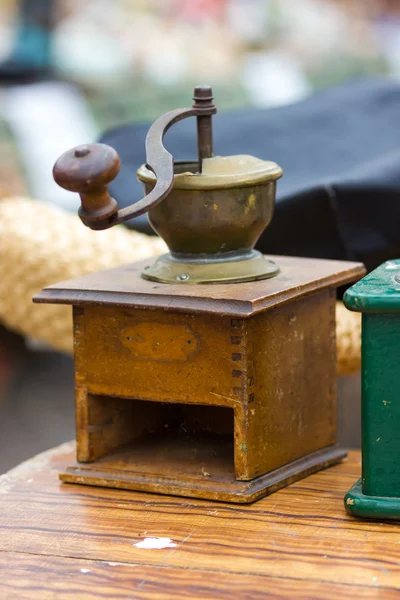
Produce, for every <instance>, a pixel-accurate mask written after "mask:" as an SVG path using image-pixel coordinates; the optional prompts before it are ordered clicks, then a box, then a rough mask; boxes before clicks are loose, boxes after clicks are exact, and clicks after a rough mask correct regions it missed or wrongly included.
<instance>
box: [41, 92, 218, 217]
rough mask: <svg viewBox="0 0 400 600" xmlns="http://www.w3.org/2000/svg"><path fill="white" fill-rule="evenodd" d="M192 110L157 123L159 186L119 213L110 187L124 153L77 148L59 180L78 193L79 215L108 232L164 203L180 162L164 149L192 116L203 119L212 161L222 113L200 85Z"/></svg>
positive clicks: (61, 164) (153, 146)
mask: <svg viewBox="0 0 400 600" xmlns="http://www.w3.org/2000/svg"><path fill="white" fill-rule="evenodd" d="M193 99H194V104H193V106H192V107H190V108H178V109H176V110H172V111H170V112H168V113H166V114H165V115H163V116H162V117H160V118H159V119H157V121H155V122H154V123H153V125H152V126H151V127H150V129H149V132H148V134H147V137H146V164H147V166H148V167H149V168H150V169H151V170H152V171H153V172H154V174H155V176H156V185H155V186H154V188H153V189H152V190H151V192H149V194H147V195H146V196H145V197H144V198H142V200H140V201H139V202H136V203H135V204H132V205H131V206H128V207H127V208H123V209H121V210H118V205H117V202H116V200H114V198H112V197H111V196H110V194H109V191H108V184H109V183H110V182H111V181H112V180H113V179H115V177H116V176H117V175H118V172H119V169H120V166H121V161H120V158H119V156H118V153H117V152H116V151H115V150H114V149H113V148H111V147H110V146H107V145H105V144H88V145H85V146H77V147H76V148H72V149H71V150H68V151H67V152H65V153H64V154H62V155H61V156H60V158H59V159H58V160H57V162H56V163H55V165H54V168H53V177H54V180H55V181H56V183H58V185H59V186H61V187H62V188H64V189H66V190H69V191H71V192H78V193H79V195H80V197H81V207H80V209H79V213H78V214H79V216H80V218H81V220H82V222H83V223H84V224H85V225H87V226H88V227H90V228H91V229H108V228H110V227H112V226H113V225H118V224H119V223H123V222H124V221H128V220H129V219H133V218H134V217H138V216H139V215H142V214H143V213H145V212H147V211H148V210H150V209H151V208H153V207H154V206H156V205H157V204H159V203H160V202H161V201H162V200H163V199H164V198H165V197H166V196H168V194H169V192H170V191H171V189H172V186H173V183H174V158H173V156H172V155H171V154H170V153H169V152H168V150H166V148H165V147H164V144H163V139H164V135H165V134H166V132H167V131H168V129H169V128H170V127H171V126H172V125H174V123H177V122H178V121H181V120H182V119H186V118H188V117H193V116H195V117H197V132H198V151H199V163H200V169H201V161H202V160H203V158H207V157H210V156H212V129H211V115H213V114H215V113H216V108H215V106H214V104H213V102H212V100H213V96H212V90H211V88H210V87H209V86H197V87H196V88H195V93H194V97H193Z"/></svg>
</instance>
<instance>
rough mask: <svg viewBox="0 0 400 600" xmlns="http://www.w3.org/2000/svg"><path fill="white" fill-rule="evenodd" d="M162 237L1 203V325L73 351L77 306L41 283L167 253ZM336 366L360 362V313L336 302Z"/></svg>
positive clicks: (346, 368)
mask: <svg viewBox="0 0 400 600" xmlns="http://www.w3.org/2000/svg"><path fill="white" fill-rule="evenodd" d="M165 250H166V246H165V244H164V242H163V241H162V240H160V239H159V238H156V237H150V236H146V235H144V234H141V233H137V232H133V231H128V230H127V229H126V228H124V227H122V226H118V227H113V228H112V229H109V230H107V231H91V230H90V229H88V228H87V227H84V226H83V225H82V223H81V222H80V220H79V218H78V217H77V216H75V215H73V214H70V213H67V212H65V211H63V210H60V209H57V208H55V207H52V206H49V205H48V204H44V203H41V202H38V201H33V200H29V199H27V198H10V199H3V200H0V269H1V276H0V322H2V323H3V324H4V325H6V326H7V327H8V328H10V329H12V330H14V331H17V332H19V333H21V334H23V335H25V336H28V337H31V338H34V339H36V340H38V341H42V342H45V343H47V344H49V345H50V346H52V347H53V348H55V349H57V350H61V351H62V352H67V353H71V352H72V318H71V307H70V306H62V305H57V304H54V305H53V304H33V303H32V296H34V295H35V294H36V293H37V292H39V291H40V290H41V289H42V288H44V287H46V286H48V285H51V284H54V283H57V282H59V281H63V280H65V279H70V278H72V277H78V276H80V275H85V274H87V273H91V272H94V271H98V270H101V269H109V268H112V267H115V266H117V265H120V264H123V263H130V262H134V261H136V260H140V259H142V258H146V257H148V256H154V255H158V254H161V253H162V252H165ZM337 347H338V357H337V358H338V371H339V373H340V374H345V373H351V372H353V371H356V370H357V369H359V366H360V317H359V315H358V314H356V313H350V312H349V311H347V310H346V309H345V308H344V306H343V305H342V304H341V303H337Z"/></svg>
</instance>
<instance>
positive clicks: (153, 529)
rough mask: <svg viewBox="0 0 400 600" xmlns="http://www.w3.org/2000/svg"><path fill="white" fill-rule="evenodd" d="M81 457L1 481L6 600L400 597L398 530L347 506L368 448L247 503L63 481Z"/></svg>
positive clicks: (48, 462) (37, 463)
mask: <svg viewBox="0 0 400 600" xmlns="http://www.w3.org/2000/svg"><path fill="white" fill-rule="evenodd" d="M73 455H74V445H73V444H72V443H71V444H65V445H63V446H60V447H59V448H56V449H54V450H52V451H48V452H47V453H44V454H42V455H39V456H38V457H35V458H33V459H31V460H30V461H28V462H27V463H23V464H22V465H20V466H19V467H17V468H16V469H14V470H12V471H10V472H9V473H7V474H5V475H3V476H2V477H1V478H0V598H1V599H3V598H4V599H14V598H18V599H20V598H22V599H25V598H30V599H34V600H36V599H41V600H47V599H50V598H52V599H53V598H61V599H64V598H71V597H73V598H78V599H80V598H89V599H90V598H116V599H120V598H135V599H136V598H138V599H142V598H143V599H162V600H164V599H167V598H178V599H180V598H189V599H192V598H196V599H204V598H240V599H242V598H245V599H250V598H251V599H252V598H256V599H257V598H296V599H297V598H307V599H311V598H318V599H322V598H324V599H325V598H326V599H331V598H332V599H333V598H335V599H336V598H339V597H343V598H347V597H352V598H377V599H378V598H379V599H381V598H389V599H390V598H399V597H400V560H399V559H400V525H397V524H393V523H384V522H382V523H381V522H367V521H360V520H355V519H353V518H352V517H349V516H347V514H346V513H345V511H344V508H343V495H344V494H345V492H346V491H347V490H348V489H349V488H350V486H351V485H352V484H353V483H354V482H355V480H356V479H357V478H358V477H359V475H360V455H359V453H358V452H352V453H350V456H349V458H348V459H347V460H346V461H345V462H344V463H342V464H339V465H336V466H334V467H331V468H330V469H327V470H325V471H321V472H320V473H318V474H315V475H311V476H310V477H308V478H306V479H303V480H302V481H299V482H297V483H295V484H293V485H292V486H290V487H288V488H285V489H283V490H281V491H279V492H276V493H275V494H273V495H271V496H269V497H267V498H264V499H262V500H260V501H258V502H256V503H255V504H252V505H249V506H242V505H240V506H234V505H229V504H222V503H215V502H210V501H201V500H188V499H180V498H173V497H169V496H157V495H151V494H144V493H135V492H127V491H122V490H112V489H103V488H91V487H86V486H75V485H69V484H60V482H59V480H58V471H59V470H62V469H63V468H64V467H65V465H66V464H68V463H70V462H71V461H72V460H73ZM148 537H157V538H170V540H171V543H170V545H169V547H166V548H164V549H154V548H152V549H149V548H143V547H140V546H137V544H139V543H140V542H141V541H143V540H144V539H145V538H148Z"/></svg>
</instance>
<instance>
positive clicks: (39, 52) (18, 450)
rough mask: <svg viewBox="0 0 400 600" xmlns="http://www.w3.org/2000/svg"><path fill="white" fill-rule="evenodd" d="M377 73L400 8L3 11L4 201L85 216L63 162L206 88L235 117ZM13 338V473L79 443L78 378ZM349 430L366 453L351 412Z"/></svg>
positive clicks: (337, 0)
mask: <svg viewBox="0 0 400 600" xmlns="http://www.w3.org/2000/svg"><path fill="white" fill-rule="evenodd" d="M365 75H385V76H387V77H391V78H394V79H397V78H400V1H399V2H398V1H396V0H296V1H295V2H294V1H293V0H0V198H1V197H3V198H4V197H9V196H16V195H27V196H32V197H36V198H39V199H40V200H44V201H47V202H51V203H54V204H57V205H59V206H61V207H64V208H66V209H68V210H71V211H72V210H75V209H76V207H77V202H78V198H75V197H74V196H73V195H72V194H67V193H63V191H62V190H60V188H57V187H56V186H55V184H54V183H53V181H52V178H51V167H52V165H53V163H54V160H55V159H56V158H57V157H58V155H59V154H60V153H61V152H63V151H64V150H66V149H67V148H69V147H71V146H73V145H76V144H78V143H83V142H87V141H92V140H95V139H98V138H99V137H100V136H101V135H102V134H103V132H104V131H105V130H107V129H109V128H110V127H115V126H118V125H122V124H125V123H128V122H148V121H151V120H152V119H154V118H155V117H158V116H159V115H160V114H162V113H163V112H165V111H167V110H170V109H172V108H176V107H178V106H185V105H187V104H188V97H189V98H190V96H188V91H189V94H190V92H191V89H192V87H193V86H194V85H195V84H198V83H207V84H210V85H212V86H213V89H214V93H215V96H216V97H217V98H218V107H219V109H220V110H230V109H233V108H243V107H272V106H279V105H283V104H290V103H293V102H296V101H298V100H300V99H302V98H306V97H307V96H308V95H310V94H312V93H313V92H314V91H315V90H318V89H322V88H326V87H328V86H332V85H335V84H339V83H341V82H344V81H346V80H349V79H354V78H357V77H360V76H365ZM271 158H272V159H273V157H271ZM0 244H1V240H0ZM0 340H1V346H0V472H3V471H5V470H6V469H8V468H10V467H12V466H13V465H15V464H17V463H19V462H20V461H21V460H23V459H25V458H28V457H29V456H31V455H32V454H34V453H36V452H39V451H41V450H43V449H46V448H48V447H50V446H52V445H55V444H57V443H59V442H61V441H64V440H66V439H70V438H72V437H74V429H73V370H72V360H71V359H70V358H69V357H67V356H63V355H61V354H57V353H55V352H51V351H49V350H47V349H46V350H45V349H43V348H42V347H38V348H34V347H33V346H34V344H33V342H32V340H24V339H22V338H21V337H20V336H18V335H16V334H14V333H12V332H9V331H7V329H6V328H2V330H1V335H0ZM341 385H342V384H341ZM347 389H351V390H352V392H351V393H354V394H355V395H358V393H359V392H358V379H357V378H355V379H354V381H353V383H351V385H350V388H347ZM341 420H342V422H343V427H342V429H343V432H344V433H343V440H344V442H345V443H346V444H347V445H350V446H357V445H358V444H359V434H358V431H357V427H355V426H354V419H353V416H352V415H346V403H344V408H343V410H342V416H341Z"/></svg>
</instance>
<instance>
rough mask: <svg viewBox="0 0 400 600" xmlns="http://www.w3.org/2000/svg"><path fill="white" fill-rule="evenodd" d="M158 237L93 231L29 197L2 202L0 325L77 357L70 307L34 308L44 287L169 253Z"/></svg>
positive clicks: (115, 229)
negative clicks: (36, 295)
mask: <svg viewBox="0 0 400 600" xmlns="http://www.w3.org/2000/svg"><path fill="white" fill-rule="evenodd" d="M165 249H166V246H165V244H164V242H163V241H162V240H161V239H160V238H157V237H152V236H147V235H144V234H141V233H137V232H131V231H128V230H127V229H126V228H125V227H123V226H118V227H113V228H112V229H108V230H106V231H92V230H91V229H88V228H87V227H84V226H83V225H82V223H81V221H80V219H79V218H78V217H77V216H76V215H74V214H70V213H67V212H66V211H64V210H61V209H58V208H56V207H53V206H49V205H48V204H45V203H42V202H38V201H34V200H29V199H27V198H9V199H2V200H0V321H1V322H2V323H3V324H4V325H6V326H7V327H9V328H10V329H12V330H14V331H17V332H19V333H22V334H24V335H25V336H29V337H32V338H34V339H36V340H39V341H42V342H46V343H47V344H49V345H50V346H53V347H54V348H56V349H57V350H61V351H63V352H68V353H70V352H72V319H71V307H70V306H62V305H56V304H54V305H53V304H33V302H32V296H34V295H35V294H36V293H37V292H39V291H40V290H41V289H42V288H44V287H46V286H48V285H51V284H54V283H57V282H59V281H63V280H65V279H70V278H72V277H78V276H80V275H85V274H87V273H91V272H94V271H98V270H100V269H110V268H112V267H115V266H117V265H120V264H123V263H131V262H134V261H136V260H140V259H143V258H146V257H148V256H153V255H158V254H161V253H162V252H165Z"/></svg>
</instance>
